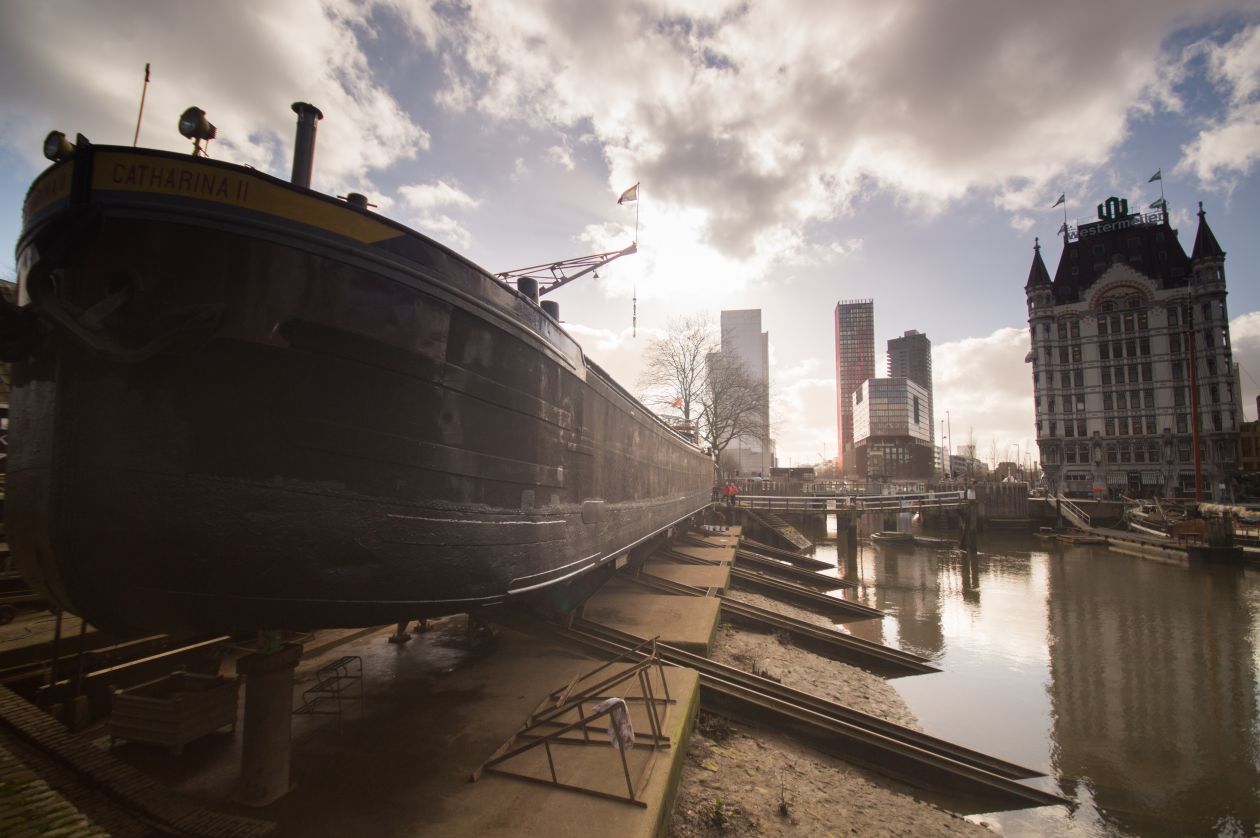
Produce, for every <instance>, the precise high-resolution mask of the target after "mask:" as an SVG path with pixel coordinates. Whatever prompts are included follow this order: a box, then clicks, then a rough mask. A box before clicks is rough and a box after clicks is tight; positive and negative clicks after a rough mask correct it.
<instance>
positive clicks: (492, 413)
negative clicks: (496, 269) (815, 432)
mask: <svg viewBox="0 0 1260 838" xmlns="http://www.w3.org/2000/svg"><path fill="white" fill-rule="evenodd" d="M194 110H195V109H190V111H189V112H186V114H185V116H186V117H187V116H189V115H190V114H191V117H192V120H193V122H191V123H189V124H190V126H191V127H190V128H189V130H190V131H191V132H193V133H191V134H190V133H185V136H188V137H190V138H192V139H194V143H195V144H196V143H197V142H198V140H197V139H196V138H195V137H201V138H202V139H204V136H203V135H204V134H205V133H206V130H205V127H206V126H208V127H209V134H210V135H211V136H212V135H213V133H214V129H213V126H209V123H206V122H205V121H204V114H201V112H200V111H196V112H195V113H194ZM294 110H295V112H297V113H298V115H299V123H298V142H297V150H296V153H295V158H294V175H293V179H292V181H284V180H281V179H279V178H275V177H272V176H269V175H267V174H264V173H262V172H260V171H257V170H255V169H252V168H249V167H246V166H238V165H232V164H228V163H223V162H218V161H215V160H210V159H208V158H206V157H204V156H198V155H196V154H194V155H193V156H187V155H180V154H173V153H168V152H164V151H155V150H150V149H143V148H132V147H123V146H103V145H101V146H98V145H93V144H91V143H90V142H88V141H87V140H86V139H85V138H83V137H82V136H80V137H79V138H78V140H77V142H76V143H75V144H74V145H71V144H70V143H68V142H67V141H66V140H65V138H64V137H62V136H59V135H55V134H54V135H50V138H49V142H48V143H47V146H46V149H45V151H46V154H48V155H49V156H50V158H51V159H54V160H55V162H54V164H53V165H52V166H51V167H50V168H49V169H47V170H46V171H45V172H43V173H42V174H41V175H39V177H37V178H36V180H35V182H34V183H33V185H32V186H31V188H30V191H29V193H28V194H27V197H26V202H25V205H24V207H23V226H22V233H21V237H20V240H19V241H18V244H17V265H18V277H17V279H18V295H19V299H18V304H17V305H16V306H13V305H6V306H5V309H4V311H3V312H0V314H2V316H3V325H2V332H3V338H4V339H3V341H0V349H2V350H3V353H4V355H5V356H6V357H7V358H8V359H9V360H12V361H13V362H14V365H13V393H12V400H11V413H10V415H11V420H10V425H11V429H10V437H9V460H8V462H9V471H8V497H7V501H6V514H7V522H8V537H9V542H10V545H11V548H12V552H13V555H14V557H15V559H16V562H17V564H18V567H19V568H20V569H21V571H22V573H23V575H24V576H25V577H26V579H27V580H28V581H29V582H30V583H31V584H32V585H33V586H35V587H36V588H37V589H38V590H39V591H40V592H41V593H43V594H45V595H47V597H48V598H49V600H50V601H51V602H52V603H55V604H56V605H57V606H59V607H62V608H66V609H69V610H71V611H73V612H74V613H76V614H79V615H81V616H82V617H84V618H85V619H86V620H87V621H88V622H90V623H92V624H94V625H98V626H102V627H106V628H115V627H117V628H133V629H144V630H154V631H164V632H176V631H215V632H224V631H247V630H256V629H268V628H320V627H353V626H367V625H379V624H383V623H388V622H395V621H400V620H407V619H414V618H419V617H425V616H434V615H439V614H445V613H454V612H458V611H465V610H469V609H471V608H474V607H477V606H481V605H487V604H494V603H499V602H503V601H505V600H509V599H512V598H516V597H524V596H529V595H531V594H534V593H536V592H539V591H543V590H546V589H548V588H550V587H552V586H557V585H560V584H562V583H565V582H568V581H571V580H574V579H575V578H576V577H578V576H580V575H581V574H584V573H587V572H589V571H591V570H593V569H595V568H598V567H601V566H604V565H607V564H609V563H613V562H614V561H615V560H617V559H618V558H619V557H620V556H623V555H624V554H625V553H626V551H627V550H629V549H631V548H633V547H635V546H636V545H638V544H641V543H643V542H644V541H645V540H647V539H649V538H651V537H653V536H654V535H656V534H658V533H661V532H662V531H664V530H666V529H667V528H669V527H671V526H672V525H674V524H676V523H678V522H680V521H682V520H684V519H686V518H688V517H689V516H691V515H692V514H693V513H695V512H696V511H697V510H700V509H702V508H703V507H705V506H706V505H708V503H709V501H710V490H711V486H712V481H713V462H712V458H711V457H710V456H709V455H708V454H706V453H705V452H704V451H702V450H701V449H700V448H699V447H697V446H696V445H695V444H693V443H692V442H690V441H689V440H687V439H685V438H684V437H683V435H681V434H679V433H677V432H675V431H674V430H672V429H671V428H669V427H668V426H667V425H666V424H665V423H664V422H662V421H661V420H660V419H658V418H657V417H656V416H655V415H654V414H653V413H652V411H651V410H649V409H648V408H646V407H644V406H643V405H642V404H641V403H639V402H638V401H637V400H636V399H635V398H634V397H633V396H631V395H630V393H628V392H627V391H626V390H625V389H623V388H622V387H621V386H619V385H618V384H617V383H616V382H615V381H613V380H612V378H610V377H609V376H608V374H607V373H605V372H604V371H603V370H601V369H600V368H599V367H598V366H597V365H596V364H595V363H593V362H592V361H591V360H590V359H589V358H587V357H586V356H585V355H584V354H583V352H582V350H581V348H580V347H579V346H578V344H577V343H576V342H575V341H574V340H573V339H572V338H571V337H570V336H569V335H568V334H567V333H566V332H565V330H564V329H563V328H561V326H560V323H559V319H558V317H559V315H558V311H557V309H555V308H553V307H551V306H548V307H547V308H544V307H542V306H540V304H539V302H538V297H537V289H536V286H532V285H527V284H525V283H521V284H520V286H519V287H513V286H511V285H509V284H507V283H506V282H504V281H501V280H499V279H496V278H495V277H494V276H492V275H491V274H489V273H487V272H486V271H484V270H482V269H481V268H479V267H477V266H476V265H474V264H473V263H471V262H470V261H468V260H467V259H465V258H463V257H462V256H460V255H459V254H457V253H455V252H453V251H451V250H450V249H448V248H446V247H444V246H443V245H441V244H439V243H437V242H435V241H433V240H432V239H430V238H428V237H426V236H424V235H422V234H420V233H417V232H415V231H413V230H410V229H408V228H406V227H404V226H402V225H400V224H397V223H395V222H393V221H390V220H388V219H386V218H384V217H381V216H379V215H376V214H375V213H373V212H372V211H371V210H370V209H369V206H368V204H367V201H366V199H365V198H363V196H358V195H350V196H347V198H346V199H345V200H341V199H337V198H334V197H331V196H327V195H322V194H319V193H317V192H314V191H312V190H311V189H309V188H308V185H309V183H310V172H311V160H312V158H313V153H314V137H315V127H314V126H315V123H316V121H317V120H318V119H319V118H320V117H322V114H320V113H319V111H318V110H317V109H315V108H314V107H312V106H310V105H305V104H303V103H298V104H296V105H294ZM199 126H200V127H199ZM181 132H184V120H181Z"/></svg>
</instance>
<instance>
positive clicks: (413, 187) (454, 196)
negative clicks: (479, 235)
mask: <svg viewBox="0 0 1260 838" xmlns="http://www.w3.org/2000/svg"><path fill="white" fill-rule="evenodd" d="M398 194H399V196H400V197H401V198H402V201H403V203H404V204H405V205H406V206H407V207H409V208H410V209H412V210H415V211H416V212H414V213H413V214H412V216H411V221H412V223H413V224H414V225H415V227H416V229H418V230H420V231H422V232H423V233H425V235H428V236H432V237H433V238H435V239H438V240H439V241H443V242H445V243H446V244H448V245H451V246H453V247H468V246H469V245H470V244H472V234H471V233H469V232H468V230H467V229H466V228H465V227H464V226H463V225H462V224H460V223H459V222H458V221H456V220H455V219H454V218H452V217H451V216H450V215H448V214H447V213H445V212H442V211H441V210H445V209H452V210H468V209H475V208H476V207H477V206H479V205H480V203H481V202H480V201H479V200H477V199H476V198H474V197H472V196H471V195H469V194H468V193H467V192H465V191H464V190H463V189H460V188H459V187H458V186H452V185H451V184H449V183H447V182H446V181H444V180H439V181H437V182H435V183H415V184H408V185H404V186H400V187H398Z"/></svg>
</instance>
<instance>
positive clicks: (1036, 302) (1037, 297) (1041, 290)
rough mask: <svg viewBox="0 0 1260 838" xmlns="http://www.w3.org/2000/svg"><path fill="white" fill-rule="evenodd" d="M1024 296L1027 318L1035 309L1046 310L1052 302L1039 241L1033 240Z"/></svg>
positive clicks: (1048, 275) (1048, 273)
mask: <svg viewBox="0 0 1260 838" xmlns="http://www.w3.org/2000/svg"><path fill="white" fill-rule="evenodd" d="M1024 294H1025V295H1027V297H1028V316H1029V317H1032V316H1033V312H1034V310H1035V309H1047V308H1049V307H1050V305H1051V302H1052V296H1053V291H1052V287H1051V284H1050V272H1049V271H1047V270H1046V263H1045V262H1043V261H1041V239H1039V238H1037V239H1033V261H1032V267H1031V268H1030V269H1029V271H1028V282H1026V283H1024Z"/></svg>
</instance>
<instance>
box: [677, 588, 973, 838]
mask: <svg viewBox="0 0 1260 838" xmlns="http://www.w3.org/2000/svg"><path fill="white" fill-rule="evenodd" d="M735 598H737V599H740V600H743V601H745V602H749V603H751V604H754V605H759V606H761V607H763V608H772V609H774V610H776V611H779V612H780V613H790V614H791V615H792V616H794V617H798V618H801V619H807V620H810V621H811V622H815V623H819V624H820V625H828V626H829V625H830V623H828V622H827V621H826V619H825V618H821V617H818V616H816V615H813V614H810V613H809V612H805V611H801V610H800V609H794V608H791V607H790V606H785V605H784V604H783V603H779V602H775V601H774V600H770V599H766V598H765V597H759V596H756V595H753V594H748V593H744V592H739V593H737V594H736V595H735ZM712 657H713V659H714V660H717V661H721V662H722V663H726V664H730V665H734V666H738V667H740V668H741V669H744V670H746V671H751V672H755V673H757V674H759V675H762V676H764V677H769V678H773V679H774V680H776V681H780V682H781V683H784V684H786V685H788V686H791V687H795V688H796V689H800V690H803V691H806V692H811V693H814V694H816V695H819V696H823V697H825V698H829V699H832V700H834V701H837V702H840V703H842V704H846V705H848V706H850V707H852V708H853V709H855V710H861V711H862V712H864V713H869V714H871V715H874V716H879V717H881V718H884V719H888V720H890V721H893V722H897V723H898V724H902V725H909V726H912V727H918V724H917V722H916V720H915V718H914V717H913V716H912V715H911V713H910V711H909V709H908V708H907V707H906V705H905V702H903V701H902V700H901V697H900V696H899V695H897V692H896V691H895V690H893V688H892V687H890V686H889V685H888V684H887V683H886V682H885V681H884V680H883V679H882V678H880V677H878V676H876V675H872V674H870V673H868V672H865V671H864V670H861V669H857V668H855V667H852V666H847V665H846V664H843V663H839V662H837V661H833V660H829V659H827V658H823V657H820V656H818V655H815V654H813V653H811V652H807V651H805V650H803V649H798V648H796V647H794V646H792V645H791V642H790V641H789V640H786V639H783V640H781V639H780V638H778V637H777V636H775V635H772V634H758V633H755V632H749V631H745V630H743V629H736V628H734V627H732V626H728V625H723V626H722V627H721V628H720V630H719V634H718V639H717V642H716V644H715V647H714V652H713V655H712ZM670 835H671V836H673V838H690V836H706V835H736V836H745V835H747V836H751V835H800V836H831V835H837V836H838V835H878V836H886V835H914V836H945V835H973V836H983V835H990V836H991V835H992V833H991V832H989V831H988V830H987V829H985V828H984V827H983V826H980V825H978V824H974V823H972V822H970V821H966V820H963V819H962V818H960V817H958V816H956V815H953V814H950V813H948V812H945V811H942V810H941V809H939V808H937V807H935V806H932V805H930V804H928V803H924V802H922V801H919V800H916V799H915V798H914V797H912V796H910V795H909V794H907V793H905V791H904V789H903V787H899V786H897V785H896V784H895V783H893V782H892V781H889V780H886V779H884V778H882V777H879V776H877V775H874V774H870V773H868V772H865V771H863V770H862V769H859V768H855V767H853V766H850V765H848V764H847V763H844V762H842V761H840V760H837V759H834V758H832V757H829V756H827V755H825V754H822V753H819V752H817V751H815V750H813V749H811V748H809V747H807V746H804V745H802V744H800V743H798V742H796V741H795V740H792V739H790V738H788V737H785V736H781V735H779V734H777V733H775V732H774V731H769V730H765V729H757V728H746V727H744V726H742V725H736V724H733V723H729V722H727V721H726V720H725V719H722V718H720V717H717V716H712V715H709V714H706V713H703V712H702V713H701V717H700V720H699V722H698V723H697V727H696V730H695V731H694V732H693V733H692V737H691V745H690V747H689V748H688V750H687V760H686V763H685V765H684V768H683V778H682V785H681V787H680V789H679V792H678V800H677V802H676V804H675V806H674V817H673V822H672V824H671V827H670Z"/></svg>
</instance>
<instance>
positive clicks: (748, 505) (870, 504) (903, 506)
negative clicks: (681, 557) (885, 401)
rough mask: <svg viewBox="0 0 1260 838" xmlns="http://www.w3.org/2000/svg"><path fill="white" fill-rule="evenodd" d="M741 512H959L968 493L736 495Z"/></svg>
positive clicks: (826, 513) (815, 513) (963, 506)
mask: <svg viewBox="0 0 1260 838" xmlns="http://www.w3.org/2000/svg"><path fill="white" fill-rule="evenodd" d="M735 506H736V507H738V508H740V509H754V510H766V511H769V512H792V513H797V514H814V515H835V514H836V513H839V512H852V511H856V512H858V513H862V512H877V511H878V512H918V511H920V510H924V509H961V508H965V507H966V506H967V493H966V492H965V491H956V492H920V493H918V494H909V495H839V494H837V495H736V496H735Z"/></svg>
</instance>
